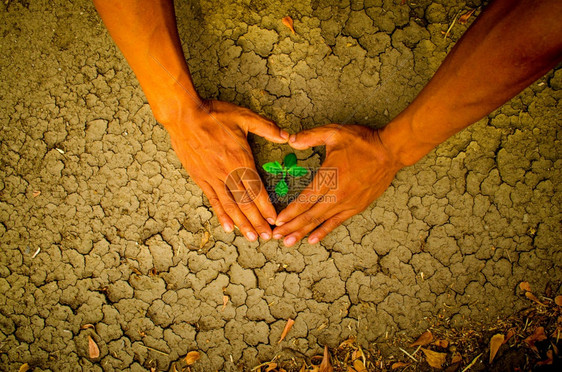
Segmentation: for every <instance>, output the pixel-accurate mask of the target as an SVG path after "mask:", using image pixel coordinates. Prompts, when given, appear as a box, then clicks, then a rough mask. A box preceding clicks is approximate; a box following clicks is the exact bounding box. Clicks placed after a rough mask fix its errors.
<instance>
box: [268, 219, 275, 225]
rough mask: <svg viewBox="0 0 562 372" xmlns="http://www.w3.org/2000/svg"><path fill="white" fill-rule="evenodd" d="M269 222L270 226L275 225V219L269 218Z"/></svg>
mask: <svg viewBox="0 0 562 372" xmlns="http://www.w3.org/2000/svg"><path fill="white" fill-rule="evenodd" d="M267 222H269V224H270V225H275V219H273V218H268V219H267Z"/></svg>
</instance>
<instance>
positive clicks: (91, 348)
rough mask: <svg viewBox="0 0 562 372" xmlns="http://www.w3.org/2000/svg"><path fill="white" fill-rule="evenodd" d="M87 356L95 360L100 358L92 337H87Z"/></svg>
mask: <svg viewBox="0 0 562 372" xmlns="http://www.w3.org/2000/svg"><path fill="white" fill-rule="evenodd" d="M88 355H89V356H90V359H96V358H99V356H100V349H99V347H98V345H97V344H96V342H95V341H94V339H93V338H92V336H88Z"/></svg>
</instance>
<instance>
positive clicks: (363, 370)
mask: <svg viewBox="0 0 562 372" xmlns="http://www.w3.org/2000/svg"><path fill="white" fill-rule="evenodd" d="M353 368H355V371H357V372H367V367H365V365H364V364H363V361H361V360H360V359H357V360H355V361H354V362H353Z"/></svg>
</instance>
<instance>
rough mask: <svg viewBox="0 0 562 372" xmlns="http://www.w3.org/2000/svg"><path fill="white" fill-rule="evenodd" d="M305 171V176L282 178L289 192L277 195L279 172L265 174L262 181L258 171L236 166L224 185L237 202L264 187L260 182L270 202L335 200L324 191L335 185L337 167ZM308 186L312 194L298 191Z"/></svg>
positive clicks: (243, 201)
mask: <svg viewBox="0 0 562 372" xmlns="http://www.w3.org/2000/svg"><path fill="white" fill-rule="evenodd" d="M306 170H307V171H308V174H307V176H304V177H287V178H286V180H287V188H288V190H289V192H288V193H287V194H286V195H283V196H279V195H278V193H277V190H276V185H278V184H279V180H280V179H281V177H282V176H281V175H275V174H270V173H266V174H265V178H264V180H263V183H262V180H261V178H260V176H259V174H258V173H257V172H256V171H255V170H253V169H251V168H237V169H235V170H233V171H232V172H230V173H229V175H228V176H227V178H226V181H225V188H226V190H227V193H228V194H229V195H231V196H232V199H233V200H234V201H235V202H236V203H237V204H247V203H252V202H253V201H254V200H255V199H256V198H257V197H258V195H259V193H260V192H261V191H262V189H263V188H264V184H265V190H266V191H267V193H268V194H269V197H270V199H271V202H272V203H282V204H290V203H292V202H295V201H297V202H299V203H319V202H322V203H335V202H336V196H335V195H333V194H329V195H326V194H325V193H326V191H331V190H336V189H337V188H338V169H337V168H327V167H320V168H313V167H307V168H306ZM309 186H310V187H311V188H312V193H311V194H308V195H302V194H301V192H302V191H303V190H305V189H306V188H308V187H309Z"/></svg>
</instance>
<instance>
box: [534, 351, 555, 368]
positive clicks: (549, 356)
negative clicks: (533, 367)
mask: <svg viewBox="0 0 562 372" xmlns="http://www.w3.org/2000/svg"><path fill="white" fill-rule="evenodd" d="M552 362H554V353H553V352H552V350H548V351H547V352H546V359H545V360H541V361H540V362H538V363H537V366H545V365H551V364H552Z"/></svg>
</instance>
